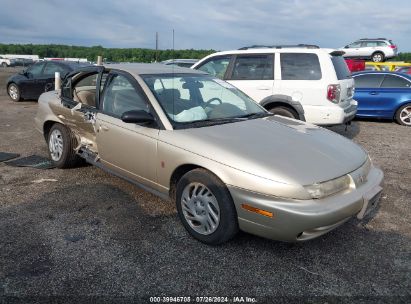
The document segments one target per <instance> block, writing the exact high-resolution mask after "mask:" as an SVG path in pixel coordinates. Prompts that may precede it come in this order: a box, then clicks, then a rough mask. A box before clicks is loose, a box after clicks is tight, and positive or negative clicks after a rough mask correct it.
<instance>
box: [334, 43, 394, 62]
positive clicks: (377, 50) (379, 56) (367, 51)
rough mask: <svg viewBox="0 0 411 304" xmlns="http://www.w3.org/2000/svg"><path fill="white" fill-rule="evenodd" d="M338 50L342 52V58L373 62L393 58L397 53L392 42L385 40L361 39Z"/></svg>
mask: <svg viewBox="0 0 411 304" xmlns="http://www.w3.org/2000/svg"><path fill="white" fill-rule="evenodd" d="M340 50H342V51H344V57H350V58H363V59H370V60H372V61H374V62H383V61H385V60H387V59H391V58H394V57H395V56H397V53H398V48H397V46H396V45H395V44H394V42H392V40H389V39H386V38H375V39H373V38H362V39H359V40H357V41H355V42H353V43H350V44H348V45H346V46H345V47H344V48H341V49H340Z"/></svg>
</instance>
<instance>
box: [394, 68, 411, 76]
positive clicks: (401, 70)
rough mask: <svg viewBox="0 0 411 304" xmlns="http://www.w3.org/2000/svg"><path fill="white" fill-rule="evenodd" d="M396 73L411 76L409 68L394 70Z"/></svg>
mask: <svg viewBox="0 0 411 304" xmlns="http://www.w3.org/2000/svg"><path fill="white" fill-rule="evenodd" d="M396 72H397V73H404V74H409V75H411V66H407V67H400V68H398V69H397V70H396Z"/></svg>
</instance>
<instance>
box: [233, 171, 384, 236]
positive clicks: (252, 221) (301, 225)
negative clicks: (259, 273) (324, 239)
mask: <svg viewBox="0 0 411 304" xmlns="http://www.w3.org/2000/svg"><path fill="white" fill-rule="evenodd" d="M382 180H383V173H382V171H381V170H380V169H378V168H376V167H372V168H371V170H370V172H369V174H368V176H367V182H366V183H364V184H362V185H361V186H359V187H358V188H357V189H350V190H347V191H345V192H343V193H339V194H336V195H332V196H329V197H326V198H324V199H318V200H291V199H290V200H287V199H282V198H276V197H272V196H267V195H262V194H258V193H255V192H251V191H248V190H244V189H239V188H236V187H233V186H228V188H229V190H230V193H231V195H232V197H233V200H234V204H235V206H236V210H237V214H238V223H239V226H240V229H241V230H243V231H246V232H249V233H251V234H255V235H258V236H262V237H265V238H269V239H273V240H280V241H287V242H301V241H306V240H310V239H313V238H316V237H319V236H321V235H323V234H325V233H327V232H329V231H331V230H333V229H335V228H337V227H338V226H340V225H341V224H343V223H344V222H346V221H347V220H349V219H350V218H352V217H353V216H355V215H357V214H359V213H360V211H361V210H362V208H363V206H364V203H365V202H366V199H365V198H366V197H367V195H368V194H369V193H374V192H375V191H376V190H377V192H378V193H379V192H380V190H381V188H380V184H381V182H382ZM242 204H248V205H250V206H252V207H255V208H259V209H262V210H265V211H268V212H271V213H272V215H273V216H272V217H269V216H264V215H261V214H258V213H254V212H251V211H249V210H246V209H243V207H242Z"/></svg>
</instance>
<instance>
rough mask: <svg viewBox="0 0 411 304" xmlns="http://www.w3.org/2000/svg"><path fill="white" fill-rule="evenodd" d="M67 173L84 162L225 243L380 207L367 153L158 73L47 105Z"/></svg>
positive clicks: (92, 73)
mask: <svg viewBox="0 0 411 304" xmlns="http://www.w3.org/2000/svg"><path fill="white" fill-rule="evenodd" d="M35 122H36V126H37V128H38V129H39V131H41V132H42V133H43V134H44V137H45V139H46V141H47V143H48V147H49V151H50V157H51V159H52V160H53V162H54V163H55V164H56V165H57V167H59V168H67V167H72V166H74V165H75V164H76V163H77V161H78V160H80V159H85V160H86V161H87V162H89V163H90V164H93V165H95V166H98V167H99V168H102V169H104V170H106V171H108V172H111V173H113V174H116V175H118V176H120V177H122V178H125V179H126V180H128V181H130V182H133V183H135V184H137V185H139V186H141V187H143V188H144V189H146V190H148V191H151V192H153V193H155V194H157V195H159V196H160V197H162V198H168V199H172V200H174V201H175V202H176V206H177V210H178V214H179V217H180V219H181V221H182V223H183V225H184V227H185V228H186V229H187V231H188V232H189V233H190V234H191V235H192V236H194V237H195V238H196V239H198V240H200V241H202V242H204V243H207V244H220V243H223V242H226V241H228V240H229V239H230V238H232V237H233V236H234V235H235V234H236V232H237V231H238V230H239V229H241V230H244V231H246V232H249V233H252V234H256V235H259V236H263V237H266V238H271V239H275V240H283V241H305V240H309V239H313V238H315V237H318V236H320V235H323V234H324V233H327V232H328V231H331V230H332V229H334V228H336V227H338V226H339V225H341V224H342V223H344V222H346V221H347V220H349V219H350V218H352V217H355V216H356V217H358V218H360V219H361V218H363V217H364V216H365V214H367V213H368V212H369V211H370V210H372V209H373V207H375V205H376V204H377V203H378V201H379V198H380V193H381V190H382V189H381V187H380V183H381V182H382V179H383V173H382V171H381V170H379V169H378V168H376V167H375V166H373V164H372V163H371V160H370V158H369V157H368V155H367V153H366V152H365V151H364V150H363V149H362V148H361V147H360V146H358V145H356V144H354V143H353V142H352V141H350V140H348V139H346V138H344V137H342V136H340V135H337V134H335V133H333V132H331V131H329V130H326V129H323V128H320V127H316V126H313V125H310V124H306V123H304V122H301V121H296V120H293V119H289V118H285V117H280V116H273V115H272V114H271V113H269V112H267V111H266V110H264V109H263V108H262V107H261V106H260V105H258V104H257V103H255V102H254V101H253V100H251V99H250V98H249V97H248V96H246V95H244V94H243V93H242V92H240V91H239V90H237V89H236V88H235V87H233V86H232V85H230V84H228V83H226V82H224V81H221V80H219V79H216V78H214V77H212V76H209V75H206V74H204V73H203V72H200V71H194V70H190V69H184V68H179V67H169V66H164V65H157V64H119V65H109V66H105V67H103V66H93V67H88V68H83V69H81V70H78V71H75V72H73V73H71V74H70V75H68V76H67V77H66V78H65V80H64V81H63V83H62V86H61V90H57V91H53V92H47V93H44V94H43V95H42V96H41V97H40V100H39V109H38V113H37V116H36V118H35Z"/></svg>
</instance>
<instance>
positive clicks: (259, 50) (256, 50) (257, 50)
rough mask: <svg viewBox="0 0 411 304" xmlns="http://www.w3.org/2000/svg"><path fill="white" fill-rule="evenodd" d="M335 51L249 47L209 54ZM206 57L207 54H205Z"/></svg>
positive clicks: (327, 50) (327, 51)
mask: <svg viewBox="0 0 411 304" xmlns="http://www.w3.org/2000/svg"><path fill="white" fill-rule="evenodd" d="M333 51H336V49H329V48H318V49H317V48H303V47H302V48H298V47H291V48H287V47H285V48H280V49H278V48H250V49H246V50H230V51H221V52H216V53H213V54H211V55H209V56H218V55H231V54H267V53H328V54H330V53H331V52H333ZM207 57H208V56H207Z"/></svg>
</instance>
